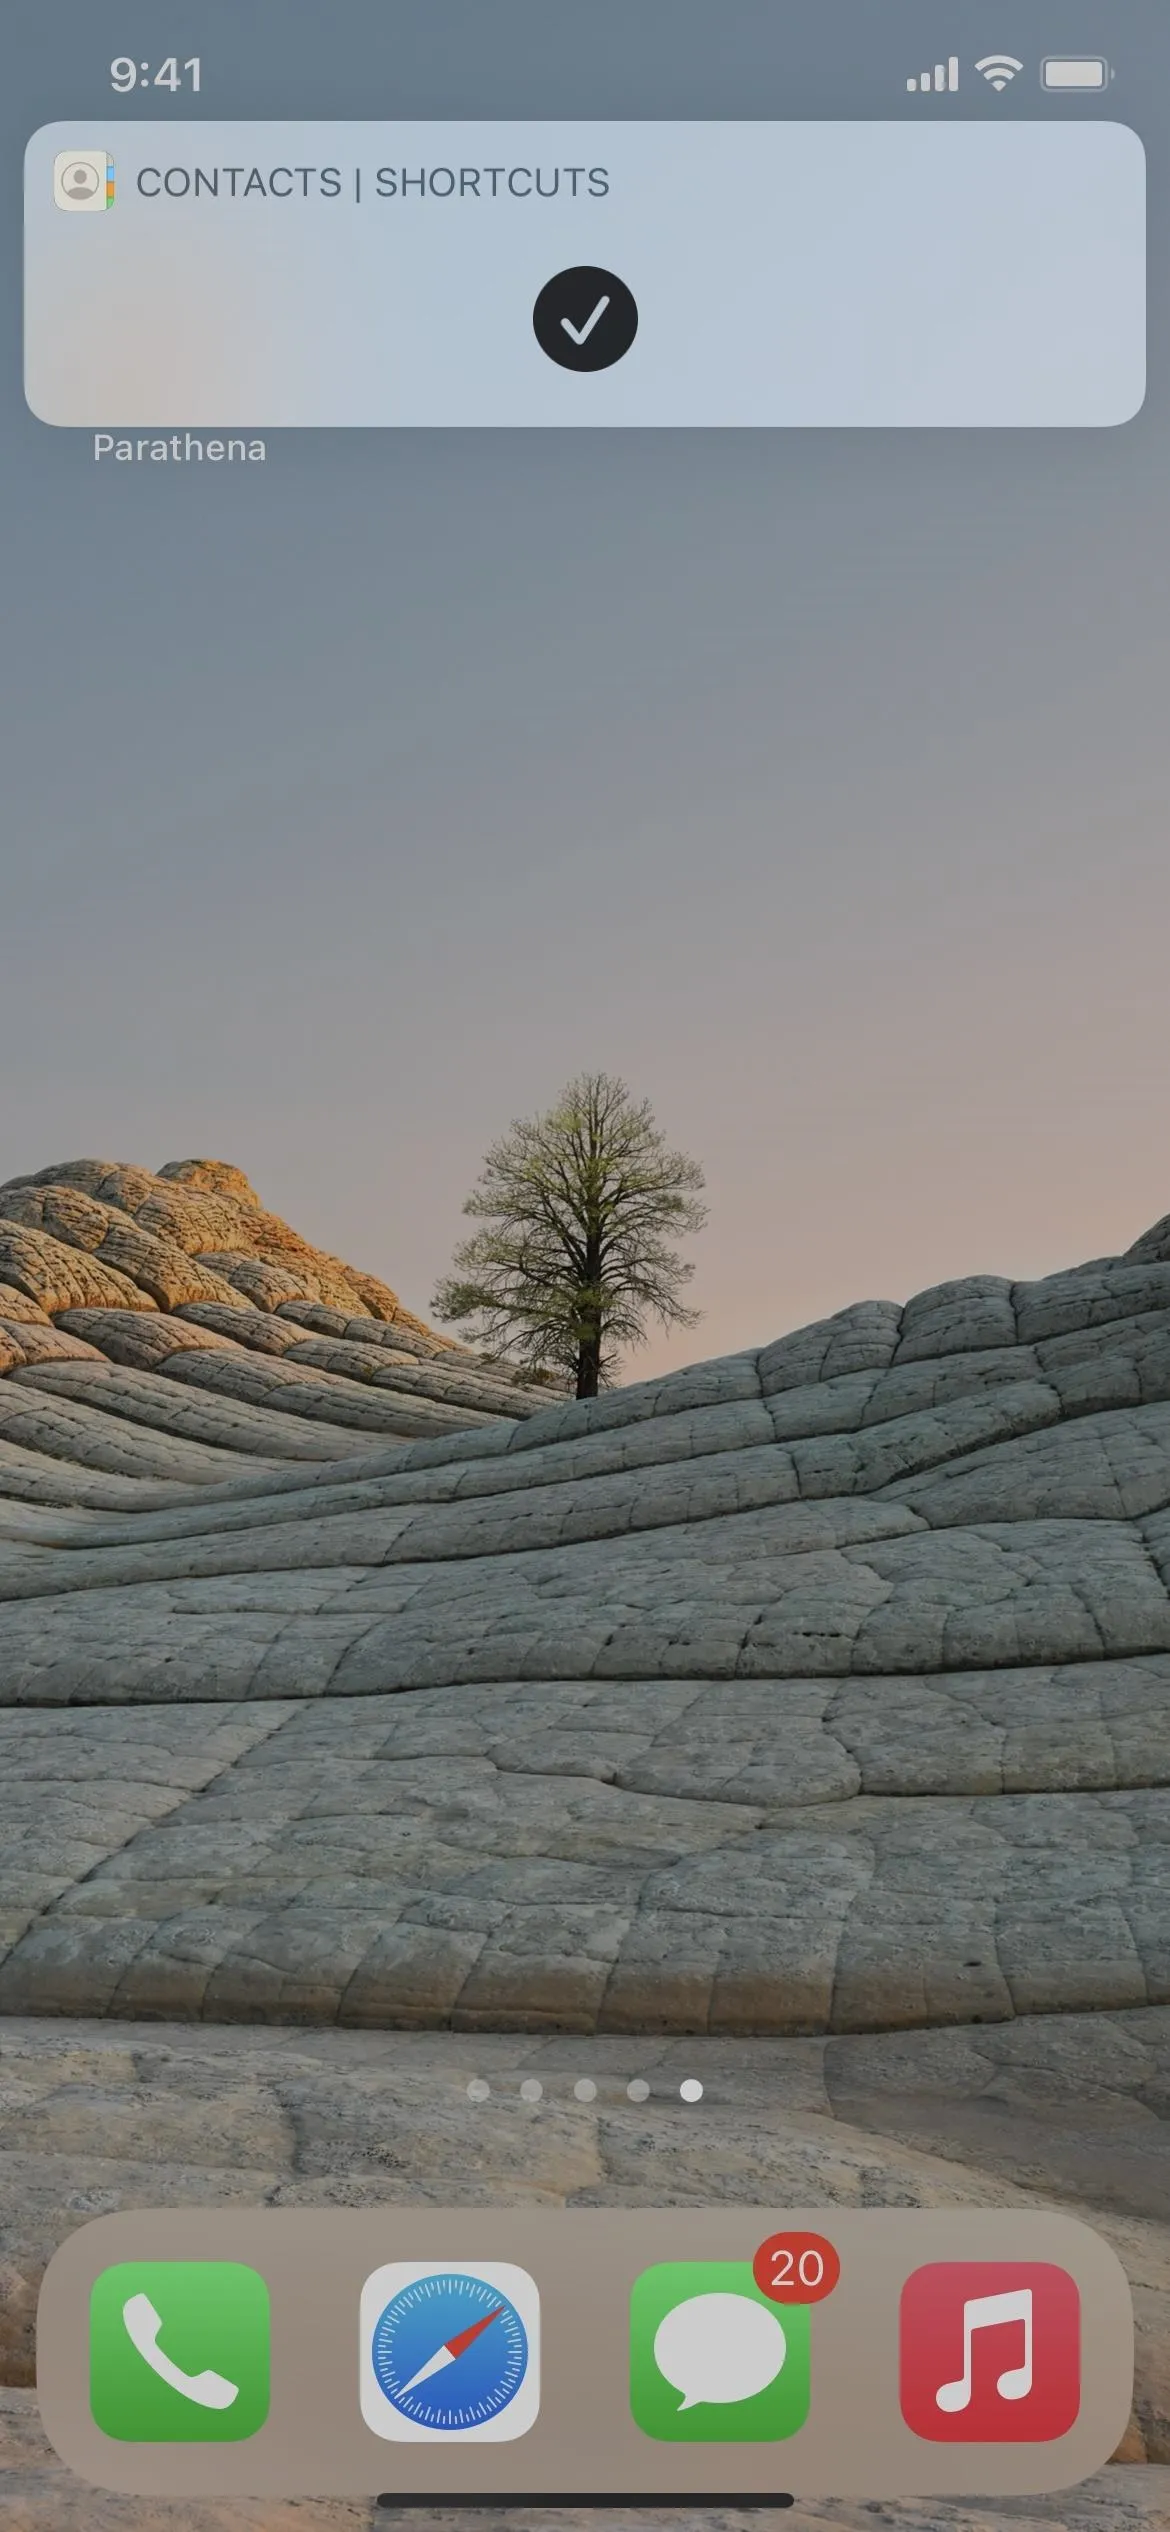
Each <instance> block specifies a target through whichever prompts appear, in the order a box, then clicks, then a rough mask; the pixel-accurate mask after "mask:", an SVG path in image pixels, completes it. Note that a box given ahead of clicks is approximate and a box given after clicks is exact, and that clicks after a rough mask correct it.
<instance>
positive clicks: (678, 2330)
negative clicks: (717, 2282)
mask: <svg viewBox="0 0 1170 2532" xmlns="http://www.w3.org/2000/svg"><path fill="white" fill-rule="evenodd" d="M787 2353H788V2342H787V2339H786V2338H785V2336H784V2328H783V2324H782V2322H781V2321H780V2318H779V2315H778V2314H777V2313H775V2312H771V2311H769V2309H768V2307H767V2305H766V2304H762V2303H756V2302H754V2301H753V2299H752V2297H751V2296H750V2295H725V2294H723V2295H721V2294H712V2295H688V2296H687V2298H686V2301H685V2302H684V2303H676V2304H674V2305H673V2306H672V2308H671V2310H670V2311H669V2312H668V2313H667V2314H666V2315H665V2318H664V2319H663V2320H661V2321H660V2322H659V2324H658V2328H657V2330H656V2332H655V2334H654V2362H655V2364H656V2365H657V2367H658V2371H659V2373H660V2374H662V2375H664V2377H665V2379H666V2381H667V2382H668V2383H670V2384H671V2386H672V2388H673V2389H674V2390H675V2391H678V2392H681V2393H682V2407H683V2408H684V2409H694V2408H697V2407H698V2405H699V2403H700V2402H701V2401H711V2402H715V2403H720V2404H722V2403H725V2402H728V2401H732V2400H753V2399H754V2398H755V2396H756V2393H757V2392H760V2391H766V2390H767V2388H768V2385H769V2383H774V2382H775V2380H776V2376H777V2374H778V2373H779V2372H780V2371H781V2368H782V2367H783V2364H784V2359H785V2357H786V2356H787Z"/></svg>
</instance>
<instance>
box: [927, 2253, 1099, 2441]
mask: <svg viewBox="0 0 1170 2532" xmlns="http://www.w3.org/2000/svg"><path fill="white" fill-rule="evenodd" d="M900 2342H901V2345H900V2394H901V2403H902V2415H903V2417H904V2419H905V2421H906V2424H907V2426H908V2427H910V2428H912V2430H913V2432H914V2434H915V2435H920V2436H922V2437H923V2439H924V2440H925V2442H927V2443H929V2444H1049V2443H1051V2441H1052V2439H1053V2437H1054V2436H1057V2435H1067V2433H1068V2430H1069V2428H1070V2427H1071V2426H1073V2425H1075V2423H1076V2419H1077V2417H1078V2415H1079V2412H1080V2405H1081V2299H1080V2295H1079V2293H1078V2291H1077V2287H1076V2283H1075V2281H1074V2279H1073V2278H1071V2277H1070V2276H1069V2275H1068V2273H1067V2270H1065V2269H1063V2268H1054V2267H1053V2266H1052V2265H1051V2263H1050V2262H1048V2261H1045V2260H940V2261H938V2262H936V2264H935V2265H934V2266H933V2267H931V2268H917V2269H915V2272H914V2275H913V2276H912V2277H910V2278H908V2279H907V2281H906V2284H905V2286H904V2287H903V2289H902V2303H901V2317H900Z"/></svg>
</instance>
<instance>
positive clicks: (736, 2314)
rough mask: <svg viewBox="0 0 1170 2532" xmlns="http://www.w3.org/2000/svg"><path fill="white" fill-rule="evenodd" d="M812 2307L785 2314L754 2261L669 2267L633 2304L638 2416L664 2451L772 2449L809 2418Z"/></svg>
mask: <svg viewBox="0 0 1170 2532" xmlns="http://www.w3.org/2000/svg"><path fill="white" fill-rule="evenodd" d="M809 2334H810V2320H809V2308H808V2305H807V2304H786V2305H785V2306H784V2308H783V2310H782V2311H781V2310H780V2308H779V2307H778V2306H777V2305H776V2304H775V2303H773V2302H772V2301H771V2300H770V2298H769V2297H768V2296H767V2295H764V2294H761V2292H760V2289H759V2287H758V2286H757V2284H756V2281H755V2277H754V2275H753V2272H752V2267H751V2263H750V2261H748V2260H665V2261H663V2262H662V2264H661V2265H660V2266H659V2267H657V2268H646V2269H643V2271H642V2274H641V2276H640V2277H638V2278H636V2279H635V2281H634V2288H633V2292H632V2294H631V2297H630V2410H631V2414H632V2416H633V2419H634V2423H635V2425H636V2426H639V2427H641V2430H642V2433H643V2435H652V2436H654V2437H655V2439H656V2441H657V2442H658V2443H660V2444H772V2443H779V2442H780V2441H781V2439H782V2438H783V2437H785V2436H789V2435H795V2434H796V2432H797V2429H798V2428H799V2427H802V2426H803V2425H804V2422H805V2419H806V2418H807V2416H808V2403H809Z"/></svg>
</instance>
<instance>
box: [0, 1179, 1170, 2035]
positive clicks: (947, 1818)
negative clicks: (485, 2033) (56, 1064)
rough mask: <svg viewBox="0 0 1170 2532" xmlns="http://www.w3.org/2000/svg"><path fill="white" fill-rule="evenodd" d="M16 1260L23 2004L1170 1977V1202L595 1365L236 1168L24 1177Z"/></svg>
mask: <svg viewBox="0 0 1170 2532" xmlns="http://www.w3.org/2000/svg"><path fill="white" fill-rule="evenodd" d="M242 1189H243V1190H245V1192H241V1190H242ZM117 1198H122V1199H124V1202H123V1203H121V1204H119V1203H118V1202H116V1201H115V1199H117ZM133 1204H137V1208H138V1209H137V1212H132V1211H131V1206H132V1205H133ZM180 1233H181V1234H182V1237H183V1239H184V1240H185V1241H186V1242H187V1245H186V1246H185V1247H181V1246H180V1245H179V1237H178V1235H179V1234H180ZM66 1235H67V1236H66ZM212 1241H213V1242H214V1243H215V1245H214V1246H209V1242H212ZM249 1241H250V1243H251V1249H250V1251H249V1248H248V1246H247V1245H246V1243H248V1242H249ZM1164 1250H1165V1251H1166V1252H1167V1254H1166V1255H1163V1254H1162V1252H1163V1251H1164ZM278 1251H279V1253H280V1254H281V1256H282V1257H287V1258H289V1259H291V1260H292V1261H293V1262H292V1263H290V1264H288V1265H287V1266H286V1265H284V1264H281V1265H277V1264H275V1263H274V1262H273V1259H274V1256H275V1255H276V1253H277V1252H278ZM148 1252H149V1253H148ZM156 1252H158V1254H156ZM0 1259H2V1260H3V1265H4V1272H5V1273H6V1274H7V1276H8V1278H9V1283H10V1289H11V1291H12V1293H13V1294H14V1296H15V1298H14V1300H13V1302H12V1304H11V1314H10V1316H9V1317H8V1318H7V1319H2V1320H0V1341H3V1342H4V1343H5V1344H7V1345H8V1346H9V1347H10V1348H11V1352H12V1360H11V1363H10V1367H9V1369H8V1372H7V1375H6V1377H5V1378H4V1379H3V1380H2V1381H0V1484H2V1486H3V1489H4V1497H3V1509H2V1512H0V1523H2V1530H3V1536H2V1538H0V1700H2V1702H3V1707H4V1712H3V1714H2V1715H0V1760H2V1763H3V1767H4V1772H5V1774H6V1776H7V1779H8V1782H9V1785H10V1787H12V1788H13V1789H14V1790H13V1791H12V1792H10V1794H9V1796H8V1800H9V1803H10V1804H12V1803H13V1802H14V1803H15V1817H14V1820H13V1829H14V1831H15V1835H14V1836H13V1835H12V1833H11V1832H10V1838H9V1846H8V1856H9V1861H8V1864H7V1866H6V1868H5V1875H4V1886H3V1889H2V1892H0V1936H2V1939H3V1942H4V1946H5V1949H4V1955H3V1959H2V1961H0V2008H2V2009H6V2010H8V2011H19V2012H27V2011H30V2010H31V2011H46V2010H48V2011H55V2010H56V2011H60V2010H65V2011H71V2010H72V2011H82V2012H95V2011H100V2012H111V2013H114V2014H124V2013H132V2014H143V2013H152V2014H168V2015H174V2014H179V2015H185V2014H192V2015H207V2014H210V2015H213V2016H216V2017H228V2018H230V2017H243V2018H249V2019H251V2018H263V2017H265V2016H273V2017H276V2018H287V2017H294V2018H298V2019H318V2020H322V2021H333V2020H342V2021H346V2022H353V2023H364V2024H377V2023H384V2024H417V2023H427V2022H431V2023H442V2022H455V2023H460V2022H462V2023H465V2024H472V2025H475V2024H479V2025H484V2026H496V2027H499V2026H501V2025H503V2026H505V2027H509V2026H510V2027H519V2028H534V2027H543V2026H548V2025H553V2026H558V2027H568V2028H573V2029H579V2030H588V2029H593V2028H598V2029H608V2030H646V2029H655V2028H657V2029H675V2030H680V2031H686V2030H707V2031H714V2032H717V2031H726V2032H785V2031H791V2032H801V2031H809V2032H815V2031H825V2030H838V2031H846V2030H855V2031H864V2030H870V2029H873V2030H879V2029H885V2028H890V2027H897V2026H900V2025H903V2024H922V2025H932V2024H944V2023H951V2022H981V2021H995V2020H999V2019H1003V2018H1006V2017H1010V2016H1012V2015H1016V2014H1029V2013H1049V2012H1062V2013H1068V2012H1082V2011H1086V2010H1088V2011H1094V2010H1098V2009H1101V2008H1105V2007H1108V2008H1113V2009H1119V2010H1127V2009H1132V2008H1135V2007H1141V2006H1143V2005H1146V2004H1150V2003H1155V2002H1160V2001H1166V2000H1167V1999H1168V1997H1170V1852H1168V1844H1167V1838H1168V1828H1170V1805H1168V1801H1167V1792H1166V1782H1165V1780H1166V1747H1167V1731H1166V1724H1167V1713H1168V1709H1170V1594H1168V1590H1167V1574H1168V1571H1170V1236H1168V1234H1167V1231H1166V1226H1160V1228H1159V1230H1158V1231H1157V1232H1156V1233H1153V1234H1151V1235H1150V1236H1149V1237H1148V1238H1147V1239H1146V1240H1144V1241H1142V1242H1139V1243H1138V1248H1137V1250H1136V1251H1135V1252H1134V1254H1133V1255H1132V1256H1130V1257H1129V1258H1123V1259H1113V1260H1105V1261H1101V1262H1098V1263H1096V1264H1094V1265H1093V1266H1091V1267H1088V1268H1082V1269H1077V1270H1074V1271H1072V1272H1070V1273H1067V1274H1060V1275H1054V1276H1051V1277H1049V1278H1047V1279H1046V1280H1045V1281H1043V1282H1039V1283H1032V1284H1015V1285H1013V1284H1011V1283H1008V1282H1006V1281H1003V1280H1000V1279H997V1278H993V1277H989V1276H983V1277H977V1278H974V1279H972V1280H970V1281H968V1282H965V1283H960V1284H954V1285H950V1286H944V1287H941V1288H939V1289H937V1290H935V1291H931V1292H926V1293H923V1294H921V1295H919V1296H918V1297H917V1299H915V1300H913V1301H911V1302H909V1303H908V1304H907V1305H906V1306H905V1307H904V1308H900V1307H897V1306H896V1305H895V1304H893V1303H887V1302H867V1303H862V1304H859V1305H858V1306H857V1307H856V1308H854V1309H849V1310H845V1311H843V1312H841V1313H840V1314H838V1316H836V1317H835V1318H833V1319H830V1320H828V1321H826V1322H824V1323H823V1324H821V1325H818V1326H815V1327H812V1328H806V1329H802V1330H800V1331H799V1332H798V1333H797V1334H796V1335H793V1336H788V1337H783V1338H781V1339H780V1340H779V1342H777V1343H775V1344H772V1345H768V1346H765V1347H763V1348H762V1349H760V1350H759V1351H753V1352H750V1353H745V1354H740V1355H735V1356H732V1357H729V1358H728V1359H727V1360H725V1361H722V1362H715V1363H706V1364H699V1365H698V1366H696V1367H695V1368H694V1369H693V1370H690V1371H687V1372H682V1373H679V1374H677V1375H675V1376H674V1377H672V1378H670V1379H666V1380H662V1381H657V1382H649V1383H645V1384H642V1385H640V1386H637V1387H633V1388H629V1389H624V1390H620V1391H617V1392H614V1393H612V1394H610V1395H609V1396H607V1397H603V1398H601V1399H600V1400H596V1401H593V1402H590V1403H587V1404H581V1405H578V1404H576V1403H574V1402H569V1401H567V1400H561V1401H560V1402H557V1403H553V1404H551V1405H549V1404H547V1403H544V1402H543V1401H542V1400H541V1397H540V1393H538V1392H532V1391H523V1390H521V1389H519V1388H517V1387H516V1386H515V1385H514V1384H511V1383H509V1381H508V1380H507V1378H506V1377H505V1376H503V1375H502V1374H501V1373H500V1371H499V1369H498V1367H497V1368H495V1369H492V1368H490V1367H487V1366H484V1365H483V1364H481V1363H479V1362H477V1360H476V1359H475V1358H474V1357H472V1356H468V1355H466V1354H464V1353H462V1352H458V1351H456V1350H455V1349H452V1348H451V1347H449V1346H446V1345H444V1344H443V1343H442V1342H441V1340H439V1339H437V1338H434V1337H432V1336H431V1335H429V1334H428V1333H427V1332H426V1331H425V1330H424V1329H423V1328H422V1327H421V1325H420V1323H419V1322H417V1321H415V1320H408V1319H407V1318H406V1316H405V1314H401V1313H400V1312H399V1305H398V1304H397V1302H396V1301H395V1299H394V1296H393V1295H392V1294H390V1293H388V1292H387V1291H386V1290H385V1288H384V1287H382V1286H375V1285H374V1284H373V1283H372V1281H371V1279H370V1278H368V1277H361V1278H354V1279H352V1282H353V1293H354V1307H353V1308H352V1309H349V1307H348V1303H347V1302H346V1299H345V1290H344V1287H345V1280H346V1275H347V1270H346V1269H344V1268H343V1267H341V1266H340V1265H339V1264H338V1263H337V1261H336V1260H333V1259H324V1260H322V1259H321V1258H319V1257H318V1256H316V1254H315V1253H314V1252H309V1251H306V1250H305V1249H304V1248H303V1247H302V1246H301V1245H299V1244H298V1243H296V1241H295V1239H294V1235H293V1234H291V1233H289V1232H287V1231H286V1230H285V1229H284V1228H283V1226H281V1225H275V1226H273V1223H272V1219H271V1217H270V1216H267V1215H265V1214H263V1213H262V1212H261V1210H260V1208H259V1207H258V1206H257V1205H256V1204H255V1201H254V1200H253V1199H252V1197H251V1194H250V1190H246V1182H242V1181H239V1180H238V1179H237V1178H236V1176H235V1174H234V1173H229V1172H226V1171H223V1170H222V1169H219V1168H217V1167H214V1166H213V1165H210V1164H206V1163H201V1164H181V1165H180V1166H179V1173H178V1174H177V1175H175V1174H169V1175H168V1174H164V1175H163V1176H161V1177H160V1178H158V1179H151V1178H149V1176H148V1175H147V1173H145V1172H137V1171H129V1170H113V1169H108V1168H105V1167H103V1165H101V1164H98V1163H81V1164H77V1165H75V1166H74V1167H72V1168H71V1169H68V1170H57V1171H54V1172H50V1173H44V1174H43V1175H42V1177H41V1179H39V1180H23V1181H18V1182H16V1183H15V1184H13V1185H10V1186H9V1187H8V1188H7V1189H4V1190H2V1191H0ZM19 1277H22V1278H23V1281H18V1278H19ZM91 1277H92V1278H96V1279H97V1280H96V1282H95V1283H90V1282H89V1281H87V1279H88V1278H91ZM115 1277H116V1278H121V1282H122V1284H123V1285H124V1287H125V1289H124V1291H122V1292H121V1298H120V1299H119V1300H117V1301H115V1299H114V1298H113V1294H114V1289H115V1287H114V1286H113V1285H112V1284H111V1283H109V1282H108V1281H107V1280H105V1279H109V1278H115ZM294 1277H295V1278H296V1279H298V1280H299V1282H300V1284H301V1285H302V1286H308V1285H312V1284H314V1283H315V1284H316V1285H317V1286H319V1287H320V1289H321V1291H323V1292H325V1291H327V1292H328V1293H329V1294H330V1295H331V1298H329V1299H328V1300H325V1299H320V1298H317V1297H314V1296H313V1295H312V1294H311V1293H309V1292H307V1291H305V1290H301V1291H299V1292H297V1293H296V1294H295V1295H294V1294H293V1293H291V1292H289V1291H288V1290H286V1288H285V1283H284V1282H283V1281H281V1280H280V1279H281V1278H287V1279H288V1280H291V1279H292V1278H294ZM229 1278H234V1281H230V1280H229ZM273 1278H276V1279H277V1280H275V1281H274V1280H272V1279H273ZM184 1279H185V1280H184ZM213 1285H214V1286H216V1287H217V1288H216V1290H214V1291H213V1290H212V1289H211V1287H212V1286H213ZM247 1285H250V1286H251V1291H250V1292H249V1291H247V1290H246V1289H245V1287H246V1286H247ZM34 1286H36V1287H37V1291H38V1293H39V1299H38V1298H37V1297H36V1295H34V1290H33V1287H34ZM205 1287H206V1288H205ZM359 1287H360V1289H359ZM118 1289H119V1290H120V1289H121V1287H120V1286H119V1287H118ZM193 1289H198V1290H199V1293H200V1297H198V1298H194V1299H191V1298H183V1297H181V1296H182V1294H184V1293H186V1292H188V1291H190V1290H193ZM82 1290H84V1292H85V1294H86V1296H87V1297H86V1299H85V1300H84V1302H79V1300H78V1295H79V1293H80V1292H82ZM225 1294H227V1295H229V1296H230V1295H234V1298H231V1297H229V1298H224V1295H225ZM164 1305H165V1306H164ZM18 1309H23V1310H25V1311H27V1312H28V1313H29V1315H27V1316H25V1317H23V1318H22V1317H19V1316H18V1315H17V1311H18ZM37 1312H39V1314H40V1315H36V1313H37ZM363 1312H364V1314H365V1315H363ZM375 1312H377V1313H380V1315H375ZM395 1314H397V1315H395ZM355 1330H356V1331H357V1333H355ZM58 1348H60V1349H62V1350H61V1351H57V1350H56V1349H58ZM422 1431H425V1432H426V1434H427V1435H428V1437H429V1438H426V1439H408V1438H405V1436H406V1435H408V1434H411V1433H418V1432H422ZM395 1436H403V1438H400V1439H395V1438H393V1437H395ZM403 1690H412V1691H425V1692H426V1693H425V1694H412V1695H403V1694H401V1693H400V1692H402V1691H403ZM62 1709H69V1711H62Z"/></svg>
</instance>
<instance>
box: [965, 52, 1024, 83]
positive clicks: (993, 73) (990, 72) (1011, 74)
mask: <svg viewBox="0 0 1170 2532" xmlns="http://www.w3.org/2000/svg"><path fill="white" fill-rule="evenodd" d="M1023 67H1024V65H1023V63H1022V62H1018V61H1017V60H1016V57H1015V54H1014V53H985V54H984V56H983V59H982V61H981V62H976V64H975V68H976V70H978V71H981V72H982V74H983V77H984V78H985V80H986V81H987V84H988V87H989V88H995V89H997V90H998V89H1000V88H1006V87H1007V86H1008V84H1009V81H1011V80H1013V79H1014V78H1015V76H1016V74H1017V72H1018V71H1021V70H1022V69H1023Z"/></svg>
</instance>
